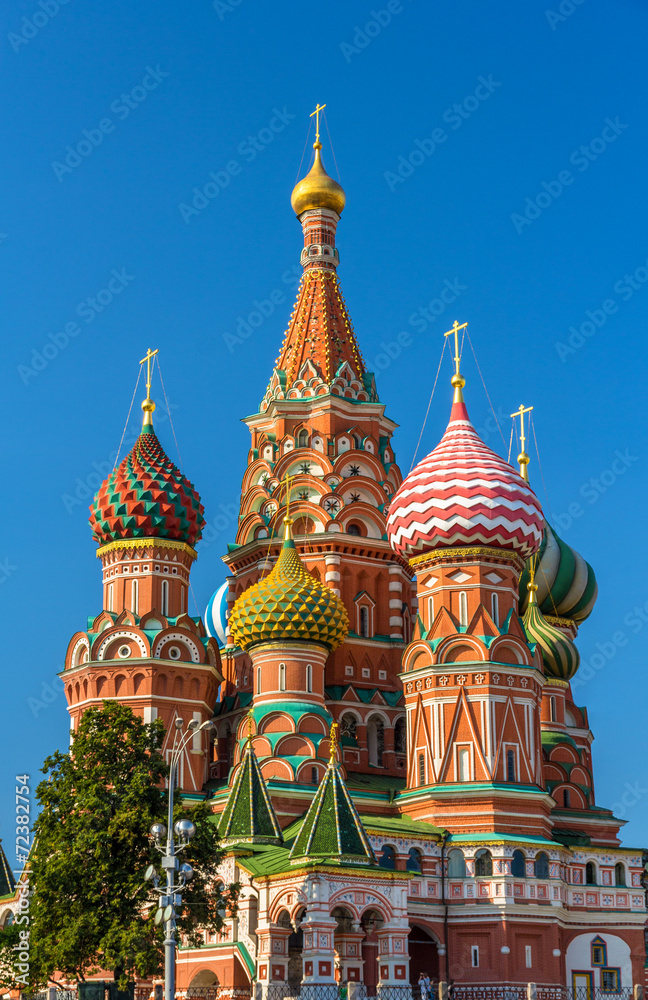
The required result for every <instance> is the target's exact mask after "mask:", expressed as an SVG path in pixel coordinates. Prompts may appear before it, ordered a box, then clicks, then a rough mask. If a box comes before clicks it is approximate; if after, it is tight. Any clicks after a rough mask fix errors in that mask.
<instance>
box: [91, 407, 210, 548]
mask: <svg viewBox="0 0 648 1000" xmlns="http://www.w3.org/2000/svg"><path fill="white" fill-rule="evenodd" d="M203 511H204V507H203V506H202V504H201V502H200V497H199V495H198V493H197V492H196V490H195V489H194V487H193V486H192V484H191V483H190V482H189V480H188V479H187V478H186V477H185V476H183V474H182V473H181V472H180V470H179V469H177V468H176V467H175V465H174V464H173V462H172V461H171V460H170V459H169V458H168V457H167V455H166V454H165V452H164V450H163V448H162V445H161V444H160V442H159V441H158V439H157V436H156V434H155V432H154V430H153V428H152V426H151V425H150V424H147V425H146V426H145V427H144V428H143V430H142V433H141V434H140V436H139V437H138V439H137V441H136V442H135V444H134V445H133V448H132V450H131V451H130V453H129V454H128V455H127V456H126V458H125V459H124V460H123V461H122V462H121V463H120V465H119V466H118V468H117V469H115V470H113V472H111V473H110V475H109V476H108V478H107V479H106V480H105V482H103V483H102V485H101V486H100V488H99V490H98V492H97V494H96V495H95V498H94V502H93V504H92V506H91V507H90V519H89V520H90V526H91V528H92V532H93V534H94V536H95V539H96V540H97V542H98V543H99V545H107V544H108V543H109V542H114V541H117V539H120V538H170V539H173V540H175V541H179V542H186V543H187V544H188V545H191V546H193V545H194V544H195V543H196V542H197V540H198V539H199V538H200V537H201V535H202V529H203V527H204V525H205V518H204V517H203Z"/></svg>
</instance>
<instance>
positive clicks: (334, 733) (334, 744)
mask: <svg viewBox="0 0 648 1000" xmlns="http://www.w3.org/2000/svg"><path fill="white" fill-rule="evenodd" d="M339 728H340V725H339V723H338V722H332V723H331V731H330V734H329V738H330V740H331V760H330V763H331V764H335V762H336V760H337V752H338V729H339Z"/></svg>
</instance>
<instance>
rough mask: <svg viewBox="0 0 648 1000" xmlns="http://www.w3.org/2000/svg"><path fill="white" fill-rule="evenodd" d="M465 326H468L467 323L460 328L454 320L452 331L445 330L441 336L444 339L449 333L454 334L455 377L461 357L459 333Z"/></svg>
mask: <svg viewBox="0 0 648 1000" xmlns="http://www.w3.org/2000/svg"><path fill="white" fill-rule="evenodd" d="M467 326H468V324H467V323H462V324H461V326H460V325H459V323H458V322H457V320H455V321H454V323H453V324H452V329H451V330H447V331H446V333H444V334H443V336H444V337H449V336H450V334H451V333H454V341H455V356H454V363H455V375H458V374H459V362H460V361H461V356H460V354H459V331H460V330H464V329H465V328H466V327H467Z"/></svg>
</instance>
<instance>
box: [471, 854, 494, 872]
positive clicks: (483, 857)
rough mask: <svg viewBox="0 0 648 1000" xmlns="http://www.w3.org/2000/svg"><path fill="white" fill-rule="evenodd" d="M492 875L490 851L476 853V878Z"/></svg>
mask: <svg viewBox="0 0 648 1000" xmlns="http://www.w3.org/2000/svg"><path fill="white" fill-rule="evenodd" d="M492 874H493V855H492V854H491V852H490V851H486V850H481V851H477V854H476V855H475V875H477V877H478V878H480V877H482V878H483V877H484V876H488V875H492Z"/></svg>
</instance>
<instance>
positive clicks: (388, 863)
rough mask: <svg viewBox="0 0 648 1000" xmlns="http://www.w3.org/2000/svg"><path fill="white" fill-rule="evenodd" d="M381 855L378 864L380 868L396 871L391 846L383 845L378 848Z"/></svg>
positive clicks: (393, 851) (394, 855)
mask: <svg viewBox="0 0 648 1000" xmlns="http://www.w3.org/2000/svg"><path fill="white" fill-rule="evenodd" d="M380 850H381V851H382V854H381V856H380V860H379V861H378V864H379V865H380V867H381V868H388V869H389V870H390V871H391V872H393V871H395V870H396V851H395V850H394V848H393V847H392V846H391V844H383V845H382V847H381V848H380Z"/></svg>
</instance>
